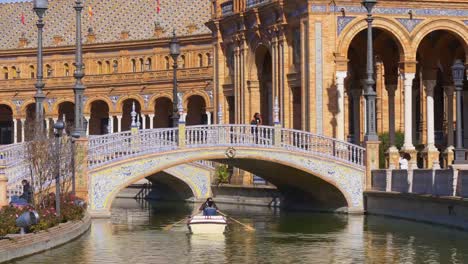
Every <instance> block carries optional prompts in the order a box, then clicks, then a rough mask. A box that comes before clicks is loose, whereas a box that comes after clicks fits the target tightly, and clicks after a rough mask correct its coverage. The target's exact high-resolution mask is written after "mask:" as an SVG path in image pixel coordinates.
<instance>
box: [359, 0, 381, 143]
mask: <svg viewBox="0 0 468 264" xmlns="http://www.w3.org/2000/svg"><path fill="white" fill-rule="evenodd" d="M361 4H362V5H363V6H364V7H365V8H366V10H367V18H366V21H367V79H366V81H365V82H366V89H365V91H364V96H365V97H366V104H367V105H366V109H367V113H366V114H367V131H366V135H365V137H364V139H365V141H378V140H379V138H378V136H377V133H376V124H375V97H376V96H377V94H376V92H375V91H374V85H375V81H374V62H373V56H374V54H373V50H372V21H373V20H374V18H372V8H374V6H375V5H376V4H377V0H363V1H362V2H361Z"/></svg>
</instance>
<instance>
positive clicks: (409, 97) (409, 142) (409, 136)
mask: <svg viewBox="0 0 468 264" xmlns="http://www.w3.org/2000/svg"><path fill="white" fill-rule="evenodd" d="M414 77H415V74H414V73H404V74H403V80H404V87H405V90H404V93H405V143H404V144H403V148H402V150H403V151H404V152H406V153H408V154H409V155H410V156H411V160H410V161H409V166H408V167H410V166H414V165H415V164H416V148H415V147H414V145H413V80H414Z"/></svg>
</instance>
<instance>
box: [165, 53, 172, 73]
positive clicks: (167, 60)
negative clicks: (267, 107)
mask: <svg viewBox="0 0 468 264" xmlns="http://www.w3.org/2000/svg"><path fill="white" fill-rule="evenodd" d="M164 62H165V64H166V67H165V69H166V70H169V69H170V67H171V65H170V61H169V57H167V56H166V57H164Z"/></svg>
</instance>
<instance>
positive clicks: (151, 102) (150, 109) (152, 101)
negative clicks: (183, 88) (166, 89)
mask: <svg viewBox="0 0 468 264" xmlns="http://www.w3.org/2000/svg"><path fill="white" fill-rule="evenodd" d="M159 98H167V99H169V100H171V101H172V93H161V94H156V95H153V96H152V97H151V98H150V100H149V103H148V109H147V111H148V112H151V113H153V112H154V107H155V106H156V100H158V99H159Z"/></svg>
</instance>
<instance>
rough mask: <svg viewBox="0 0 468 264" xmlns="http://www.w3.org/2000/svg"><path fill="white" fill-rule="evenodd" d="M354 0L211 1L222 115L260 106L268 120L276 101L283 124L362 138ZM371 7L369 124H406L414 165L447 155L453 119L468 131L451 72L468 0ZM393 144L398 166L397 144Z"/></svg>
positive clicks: (236, 118)
mask: <svg viewBox="0 0 468 264" xmlns="http://www.w3.org/2000/svg"><path fill="white" fill-rule="evenodd" d="M360 2H361V1H359V0H346V1H345V0H332V1H329V0H326V1H321V0H317V1H306V0H295V1H285V0H217V1H212V4H213V6H212V7H211V9H212V10H213V15H212V19H211V20H210V21H209V22H208V23H207V26H208V27H209V28H210V29H211V31H212V33H213V39H214V41H213V45H214V52H213V53H214V60H215V64H214V67H215V68H214V90H215V91H216V92H215V101H216V103H217V102H220V104H221V106H222V107H221V108H220V109H223V110H224V111H226V112H229V114H226V115H224V116H223V118H224V120H223V121H224V122H231V123H234V122H235V123H245V122H249V120H250V118H251V117H252V116H253V114H254V113H256V112H260V113H262V114H263V116H264V123H265V124H272V122H273V109H274V107H275V105H276V104H275V102H278V106H279V108H280V119H281V121H282V125H283V126H285V127H287V128H294V129H302V130H308V131H312V132H314V133H317V134H323V135H327V136H333V137H336V138H338V139H341V140H348V141H352V142H354V143H357V144H361V143H362V142H363V138H364V134H365V129H366V128H365V123H366V122H365V119H366V115H365V112H366V110H365V98H364V96H363V86H364V82H363V81H364V79H365V78H366V48H367V44H366V41H367V34H366V32H367V31H366V29H367V22H366V20H365V18H366V15H367V14H366V10H365V9H364V8H363V7H361V3H360ZM373 14H374V22H373V26H374V36H373V37H374V38H373V43H374V56H375V80H376V87H375V88H376V92H377V102H376V108H377V109H376V111H377V112H376V114H377V115H376V122H377V132H378V133H379V134H382V133H388V132H389V131H396V132H398V131H399V132H402V133H404V144H403V147H402V150H403V151H406V152H408V153H410V154H411V155H412V157H413V158H414V160H419V163H420V164H419V166H420V167H422V166H424V165H425V166H427V167H432V166H433V163H434V162H435V161H439V162H443V159H442V157H443V155H439V154H441V153H444V152H445V153H447V154H448V157H447V158H448V159H449V161H448V162H450V159H451V156H452V154H453V152H452V149H453V146H454V136H453V135H454V130H455V123H456V122H463V121H464V122H463V130H464V131H468V115H467V114H464V115H463V116H462V117H459V118H455V112H454V111H455V104H454V102H455V97H456V96H455V94H454V83H453V80H452V76H451V75H452V74H451V66H452V65H453V63H454V61H455V60H456V59H459V60H461V61H462V62H463V63H465V64H466V63H467V58H468V57H467V56H468V1H466V0H459V1H445V0H425V1H416V0H413V1H399V0H393V1H392V0H390V1H378V3H377V5H376V6H375V8H374V10H373ZM465 80H466V75H465ZM467 84H468V82H466V81H465V85H464V89H463V91H462V92H461V96H463V95H465V96H464V97H463V105H464V108H463V109H464V111H463V113H468V85H467ZM217 109H218V108H217ZM217 109H215V110H217ZM392 134H393V133H392ZM464 144H465V146H468V132H465V133H464ZM391 152H392V153H393V155H392V157H393V159H392V160H391V161H390V163H391V164H393V165H397V164H395V162H396V163H397V162H398V150H397V149H396V148H391ZM418 153H419V155H418ZM395 158H396V160H395Z"/></svg>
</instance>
